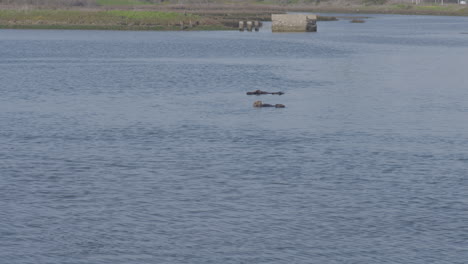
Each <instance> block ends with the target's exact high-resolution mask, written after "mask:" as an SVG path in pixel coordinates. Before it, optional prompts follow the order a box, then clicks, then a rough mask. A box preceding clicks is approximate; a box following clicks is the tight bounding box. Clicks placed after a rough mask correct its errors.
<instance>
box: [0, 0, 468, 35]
mask: <svg viewBox="0 0 468 264" xmlns="http://www.w3.org/2000/svg"><path fill="white" fill-rule="evenodd" d="M286 12H310V13H339V14H401V15H439V16H440V15H443V16H468V7H465V6H462V5H453V4H450V5H444V6H440V5H424V6H423V5H407V4H406V5H404V4H393V5H370V6H366V5H348V6H337V5H313V4H310V5H264V4H207V5H144V6H108V7H105V8H104V7H92V8H89V7H88V8H83V7H81V8H67V9H52V8H50V9H47V7H41V8H37V7H31V6H28V7H18V6H0V29H79V30H151V31H180V30H187V31H197V30H235V29H237V25H238V21H240V20H260V21H269V20H270V19H271V14H274V13H286ZM323 20H333V19H327V18H326V17H324V19H323Z"/></svg>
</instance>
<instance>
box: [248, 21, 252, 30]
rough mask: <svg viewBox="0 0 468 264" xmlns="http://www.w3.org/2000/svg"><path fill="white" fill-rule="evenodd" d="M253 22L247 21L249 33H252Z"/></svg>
mask: <svg viewBox="0 0 468 264" xmlns="http://www.w3.org/2000/svg"><path fill="white" fill-rule="evenodd" d="M252 25H253V23H252V21H247V31H252Z"/></svg>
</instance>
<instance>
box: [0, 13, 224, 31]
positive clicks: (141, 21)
mask: <svg viewBox="0 0 468 264" xmlns="http://www.w3.org/2000/svg"><path fill="white" fill-rule="evenodd" d="M181 22H183V23H184V25H185V26H186V27H187V26H189V25H190V22H191V23H192V25H195V24H197V25H196V26H194V27H193V28H187V29H186V30H220V29H228V27H226V26H223V24H222V23H221V22H220V21H218V20H213V19H207V18H204V17H201V16H199V15H193V14H186V15H184V14H182V13H177V12H160V11H124V10H112V11H72V10H29V11H21V10H0V27H1V28H31V29H34V28H40V29H110V30H180V23H181ZM196 22H198V23H196Z"/></svg>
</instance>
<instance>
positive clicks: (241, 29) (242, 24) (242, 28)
mask: <svg viewBox="0 0 468 264" xmlns="http://www.w3.org/2000/svg"><path fill="white" fill-rule="evenodd" d="M244 27H245V26H244V21H239V31H244Z"/></svg>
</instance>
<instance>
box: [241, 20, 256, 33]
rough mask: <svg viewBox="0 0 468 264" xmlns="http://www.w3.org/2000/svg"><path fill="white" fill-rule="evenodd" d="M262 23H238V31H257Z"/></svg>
mask: <svg viewBox="0 0 468 264" xmlns="http://www.w3.org/2000/svg"><path fill="white" fill-rule="evenodd" d="M261 26H262V23H261V22H260V21H239V31H244V30H247V31H252V30H255V31H258V30H259V29H260V27H261Z"/></svg>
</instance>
